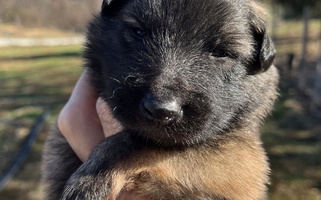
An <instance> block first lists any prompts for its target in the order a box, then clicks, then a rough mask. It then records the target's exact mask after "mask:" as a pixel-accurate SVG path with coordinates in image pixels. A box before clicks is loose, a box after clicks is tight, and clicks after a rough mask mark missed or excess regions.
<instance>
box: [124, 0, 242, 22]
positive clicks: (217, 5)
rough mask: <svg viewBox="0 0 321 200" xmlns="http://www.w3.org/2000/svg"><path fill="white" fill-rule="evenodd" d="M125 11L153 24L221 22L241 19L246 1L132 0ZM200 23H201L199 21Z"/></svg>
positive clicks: (130, 15)
mask: <svg viewBox="0 0 321 200" xmlns="http://www.w3.org/2000/svg"><path fill="white" fill-rule="evenodd" d="M129 2H130V3H129V5H128V6H127V8H128V9H127V10H126V14H127V16H128V17H133V18H135V19H137V20H138V21H142V22H143V23H145V24H146V23H147V24H149V25H153V23H151V22H154V23H156V22H157V24H154V25H160V24H163V25H165V24H167V25H170V24H172V25H174V24H178V23H189V25H194V24H195V25H196V24H197V22H198V24H197V27H201V25H202V24H204V25H205V24H206V26H207V27H208V26H210V25H211V24H220V23H222V22H228V21H236V20H239V19H240V18H244V17H245V16H244V15H245V14H246V13H247V6H246V5H247V4H248V0H132V1H129ZM200 23H201V24H200Z"/></svg>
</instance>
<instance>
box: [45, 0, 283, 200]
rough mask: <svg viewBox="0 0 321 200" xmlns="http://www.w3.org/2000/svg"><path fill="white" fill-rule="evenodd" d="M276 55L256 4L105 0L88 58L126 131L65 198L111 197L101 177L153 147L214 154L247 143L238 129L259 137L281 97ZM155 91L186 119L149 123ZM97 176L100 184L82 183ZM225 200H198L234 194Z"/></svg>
mask: <svg viewBox="0 0 321 200" xmlns="http://www.w3.org/2000/svg"><path fill="white" fill-rule="evenodd" d="M274 54H275V50H274V47H273V43H272V42H271V41H270V39H269V37H268V36H267V33H266V28H265V22H264V20H262V19H261V18H260V16H258V13H255V12H254V11H253V8H252V7H251V3H250V1H248V0H235V1H234V0H175V1H174V0H109V1H107V0H105V1H104V2H103V5H102V12H101V14H100V15H98V16H96V17H95V19H94V20H93V22H92V23H91V24H90V25H89V28H88V33H87V43H86V51H85V54H84V57H85V60H86V68H87V69H89V72H90V74H91V78H92V82H93V84H94V85H95V88H96V89H97V92H98V93H99V95H100V96H101V97H103V99H104V100H105V101H106V103H107V104H108V105H109V106H110V107H111V108H112V110H113V114H114V116H115V118H117V119H118V120H119V121H120V122H121V124H122V125H123V126H124V127H125V131H124V132H123V133H120V134H117V135H116V136H114V137H111V138H108V139H107V140H106V141H105V142H104V143H102V144H100V145H99V146H98V147H97V148H96V150H95V151H94V153H93V154H92V155H91V158H90V159H89V161H88V162H86V163H85V164H84V165H82V166H81V167H80V168H79V169H78V170H77V172H76V173H75V174H74V175H73V177H72V178H71V179H70V182H69V186H68V187H67V188H66V190H65V196H64V198H63V199H99V198H101V197H103V196H107V195H108V193H109V192H110V191H109V189H110V188H108V187H107V186H102V185H101V183H100V182H99V181H98V180H100V181H101V177H104V178H103V180H105V181H106V178H105V176H108V173H109V171H111V170H112V169H113V167H115V166H117V164H119V163H122V160H126V159H130V157H131V156H133V157H134V156H135V154H138V153H137V152H140V151H143V150H146V149H147V150H146V151H148V149H149V148H159V149H171V150H173V149H176V150H177V149H186V148H187V149H188V148H191V149H193V148H195V147H198V146H202V145H205V146H206V147H207V148H209V146H211V147H210V149H212V150H211V151H214V150H213V149H215V148H214V146H216V145H219V144H223V143H224V142H223V143H222V142H221V141H225V140H226V141H229V140H231V139H232V140H237V139H235V138H237V137H238V136H237V135H234V134H235V131H239V130H242V131H245V132H246V131H249V132H251V133H252V132H253V133H254V134H253V135H257V127H258V126H259V124H260V123H261V120H262V119H263V118H264V117H265V116H266V114H267V113H268V112H269V111H270V109H271V105H272V103H273V101H274V99H275V96H276V91H275V90H276V84H277V75H276V72H275V69H274V67H272V68H273V69H271V65H272V62H273V58H274ZM146 95H153V96H155V97H157V98H158V99H161V100H166V99H173V98H174V99H175V100H176V101H177V102H179V105H180V107H181V108H182V111H183V117H182V118H181V119H179V120H178V121H176V122H175V123H172V124H170V125H163V124H161V123H159V122H158V121H155V120H152V119H149V118H148V117H146V116H145V115H144V114H143V112H142V110H141V102H142V100H143V99H144V97H145V96H146ZM247 127H249V128H247ZM251 137H254V138H256V137H258V136H251ZM209 144H211V145H209ZM49 148H51V147H49ZM259 148H260V147H259ZM263 154H264V153H263ZM263 154H262V160H263V162H265V157H264V155H263ZM173 155H174V153H173ZM49 170H50V169H49ZM71 173H73V171H71ZM100 174H104V175H103V176H100ZM266 174H267V172H266ZM87 176H89V177H91V178H93V179H91V182H88V183H85V182H86V181H84V180H86V179H83V181H80V180H82V178H81V177H87ZM93 180H95V181H94V182H96V183H93ZM79 181H80V182H81V184H80V182H79ZM106 184H109V183H106ZM60 191H61V190H59V191H58V192H59V193H60ZM263 193H264V191H263ZM168 195H169V194H168ZM190 195H193V194H190ZM201 196H202V195H201ZM219 196H220V194H214V193H213V194H209V195H208V196H207V197H206V198H205V197H204V196H203V197H196V196H194V197H189V198H191V199H225V198H226V199H228V197H222V196H221V197H219ZM171 198H172V199H174V198H175V199H189V198H187V197H185V198H182V196H181V197H178V198H176V197H171ZM168 199H170V198H168ZM249 199H250V198H249Z"/></svg>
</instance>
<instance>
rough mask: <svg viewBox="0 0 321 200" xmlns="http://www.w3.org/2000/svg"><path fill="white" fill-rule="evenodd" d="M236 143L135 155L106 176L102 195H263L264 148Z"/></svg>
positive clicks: (203, 197)
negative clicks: (106, 188)
mask: <svg viewBox="0 0 321 200" xmlns="http://www.w3.org/2000/svg"><path fill="white" fill-rule="evenodd" d="M238 145H240V144H238ZM238 145H236V144H232V143H231V144H225V146H224V148H220V149H214V148H211V147H208V146H206V147H205V146H204V147H202V148H198V149H195V148H191V149H186V150H180V151H164V150H155V149H152V150H148V151H143V152H140V153H136V156H134V157H132V158H131V159H129V160H128V161H126V162H122V163H121V164H120V165H118V166H116V167H115V169H113V170H112V171H111V173H109V174H108V177H107V179H109V181H110V186H111V191H112V192H111V193H110V195H108V197H106V199H110V200H112V199H116V197H117V196H118V195H119V194H120V193H121V192H122V191H124V190H125V191H135V192H136V193H139V194H148V195H147V196H149V197H151V198H152V199H186V200H189V199H191V200H192V199H193V200H195V199H208V198H209V199H235V200H238V199H240V200H241V199H261V198H262V195H263V194H262V191H264V188H265V183H266V182H267V179H268V178H267V174H265V172H264V171H267V169H268V166H267V163H266V161H265V155H264V152H263V151H262V150H261V148H260V147H259V146H258V147H254V149H253V147H247V146H241V145H240V146H238ZM231 148H232V149H231ZM253 150H254V151H253ZM262 169H264V170H262ZM265 169H266V170H265ZM250 191H251V192H250ZM253 191H254V192H253ZM255 191H256V192H255ZM178 197H179V198H178Z"/></svg>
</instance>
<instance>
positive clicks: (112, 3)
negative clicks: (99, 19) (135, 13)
mask: <svg viewBox="0 0 321 200" xmlns="http://www.w3.org/2000/svg"><path fill="white" fill-rule="evenodd" d="M125 2H126V0H103V3H102V5H101V15H102V16H112V15H113V14H115V12H116V11H117V10H119V9H120V8H121V7H122V6H123V5H124V3H125Z"/></svg>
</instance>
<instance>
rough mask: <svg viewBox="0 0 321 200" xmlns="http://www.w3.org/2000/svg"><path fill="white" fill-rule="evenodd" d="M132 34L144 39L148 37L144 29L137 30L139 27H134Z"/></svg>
mask: <svg viewBox="0 0 321 200" xmlns="http://www.w3.org/2000/svg"><path fill="white" fill-rule="evenodd" d="M131 29H132V32H133V34H134V35H135V36H137V37H144V36H146V31H144V30H143V29H141V28H137V27H132V28H131Z"/></svg>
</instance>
